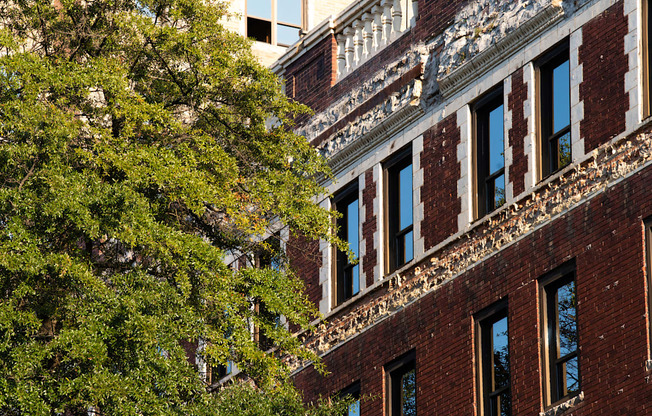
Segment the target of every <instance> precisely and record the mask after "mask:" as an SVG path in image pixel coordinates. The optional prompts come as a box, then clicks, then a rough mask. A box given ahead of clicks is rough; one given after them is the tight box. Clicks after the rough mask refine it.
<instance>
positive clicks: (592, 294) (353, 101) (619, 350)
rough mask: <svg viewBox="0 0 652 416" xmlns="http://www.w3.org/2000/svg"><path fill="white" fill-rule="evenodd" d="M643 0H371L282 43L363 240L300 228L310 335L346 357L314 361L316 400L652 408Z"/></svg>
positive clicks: (318, 142)
mask: <svg viewBox="0 0 652 416" xmlns="http://www.w3.org/2000/svg"><path fill="white" fill-rule="evenodd" d="M647 9H648V4H647V1H646V0H618V1H616V0H574V1H560V0H514V1H495V0H473V1H461V0H429V1H425V0H416V1H411V0H396V1H392V2H390V1H387V0H382V1H379V0H366V1H361V2H357V3H355V4H353V5H351V6H349V7H348V8H346V9H345V10H344V11H343V12H342V13H340V14H338V15H336V16H333V17H331V18H329V19H328V20H326V21H324V22H323V23H322V24H320V25H317V26H316V27H315V28H314V29H313V30H311V31H310V32H309V33H308V34H307V35H305V36H304V37H303V38H302V39H301V40H300V41H299V42H298V43H296V44H295V45H293V46H292V47H291V48H289V49H288V50H287V52H286V53H285V54H284V55H282V56H281V57H280V58H279V60H278V61H277V62H276V63H275V65H274V66H273V68H274V70H275V71H276V72H277V73H278V74H279V75H281V76H282V77H284V79H285V82H286V93H287V94H288V95H289V96H291V97H293V98H294V99H296V100H298V101H301V102H303V103H306V104H308V105H309V106H311V107H312V108H313V109H314V110H315V114H314V115H312V116H310V117H306V118H305V119H304V120H301V124H300V128H299V131H300V132H301V133H302V134H304V135H305V136H306V137H307V139H308V140H310V141H311V143H313V144H314V146H315V147H316V148H317V149H319V151H320V152H322V153H323V154H324V155H325V156H326V157H328V159H329V160H330V164H331V166H332V168H333V171H334V174H335V176H336V177H337V181H335V182H333V183H328V184H327V187H328V190H329V191H330V192H332V198H325V199H324V200H323V201H322V202H321V204H322V205H323V206H325V207H330V208H333V209H335V210H337V211H339V212H340V213H341V214H342V215H341V217H340V218H339V219H337V222H338V225H339V230H340V231H339V232H340V235H341V236H342V237H343V238H345V239H346V240H347V241H349V244H350V247H351V249H352V251H353V252H354V254H355V255H356V256H357V258H358V259H359V262H358V263H355V262H350V260H349V259H348V258H347V257H346V255H344V254H342V253H338V252H335V251H334V250H333V249H332V248H331V247H330V246H328V245H327V244H325V243H324V242H319V241H302V240H301V239H300V238H299V237H294V241H292V242H291V243H292V244H288V250H289V255H290V257H291V258H292V263H293V267H294V268H295V269H296V270H298V271H299V272H300V273H301V276H303V278H304V279H305V283H306V287H307V292H308V295H309V297H310V299H311V301H313V302H314V303H315V305H316V306H317V307H318V308H319V310H320V311H321V312H322V314H323V315H324V321H323V322H320V323H319V325H318V330H317V332H316V333H314V334H311V335H310V336H309V337H307V338H306V343H307V344H308V345H310V346H311V347H313V348H315V349H316V350H317V351H318V352H319V354H320V355H321V356H322V358H323V360H324V362H325V364H326V365H327V367H328V369H329V370H330V374H329V375H328V376H325V377H324V376H320V375H319V374H318V373H317V372H316V371H315V370H314V369H313V368H312V367H311V366H310V365H309V364H301V365H298V366H297V369H296V371H295V372H294V380H295V383H296V385H297V386H298V387H299V388H300V389H302V390H303V391H304V393H305V395H306V400H314V399H315V398H317V397H318V396H328V395H333V394H337V393H340V392H348V393H351V394H354V395H363V396H367V395H368V396H371V398H370V399H367V400H362V401H361V403H360V404H359V405H357V406H352V407H351V409H350V411H349V413H350V414H356V415H357V414H361V415H387V416H389V415H392V416H396V415H414V414H417V413H418V414H420V415H435V414H437V415H474V414H476V415H495V414H500V415H506V414H512V415H538V414H545V415H549V414H550V415H552V414H561V413H564V414H569V415H570V414H573V415H589V414H590V415H601V414H605V415H606V414H609V415H612V414H623V415H624V414H627V415H644V414H652V361H650V360H651V357H650V349H651V348H650V343H651V338H652V336H651V322H650V308H651V305H650V266H649V265H650V253H651V252H652V248H651V246H652V192H650V190H651V189H652V138H651V136H650V130H651V129H652V118H650V117H649V116H650V114H651V112H652V109H651V106H650V102H649V101H650V93H649V91H650V87H651V85H650V76H649V72H650V59H651V58H650V54H649V53H648V52H649V45H650V41H649V40H648V35H647V28H648V24H649V22H650V19H651V17H650V16H651V15H649V14H648V11H647ZM293 247H294V248H293ZM297 247H298V248H299V249H297Z"/></svg>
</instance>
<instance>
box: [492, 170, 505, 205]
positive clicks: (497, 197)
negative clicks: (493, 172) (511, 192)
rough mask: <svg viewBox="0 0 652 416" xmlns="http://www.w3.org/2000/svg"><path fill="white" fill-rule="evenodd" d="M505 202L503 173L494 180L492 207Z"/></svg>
mask: <svg viewBox="0 0 652 416" xmlns="http://www.w3.org/2000/svg"><path fill="white" fill-rule="evenodd" d="M504 203H505V175H500V176H498V177H497V178H496V179H495V180H494V208H498V207H499V206H501V205H503V204H504Z"/></svg>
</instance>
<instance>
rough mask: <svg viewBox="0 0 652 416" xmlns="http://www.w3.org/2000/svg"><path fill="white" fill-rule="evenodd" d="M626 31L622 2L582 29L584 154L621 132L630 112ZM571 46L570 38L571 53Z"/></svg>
mask: <svg viewBox="0 0 652 416" xmlns="http://www.w3.org/2000/svg"><path fill="white" fill-rule="evenodd" d="M628 31H629V29H628V22H627V17H625V15H624V14H623V2H622V1H619V2H617V3H616V4H614V5H613V6H611V7H609V8H608V9H607V10H605V11H604V12H602V13H601V14H600V15H598V16H597V17H595V18H594V19H593V20H591V21H589V22H588V23H587V24H585V25H584V26H583V27H582V32H583V38H584V41H583V42H581V46H579V60H580V62H581V65H582V67H583V72H584V76H583V78H584V80H583V82H582V84H581V85H580V88H579V92H580V98H581V99H582V100H584V101H585V102H586V103H587V105H586V106H584V120H583V121H582V128H581V133H582V136H583V139H584V151H585V152H586V153H589V152H590V151H591V150H593V149H595V148H597V147H598V146H600V145H601V144H603V143H606V142H607V141H609V140H610V139H611V138H613V137H614V136H616V135H617V134H619V133H621V132H623V131H624V130H625V113H626V112H627V110H628V109H629V108H630V102H629V95H628V94H627V92H626V91H625V73H626V72H628V71H629V62H628V55H626V54H625V37H626V35H627V33H628ZM572 46H573V38H572V35H571V49H572ZM572 57H573V51H572V50H571V59H572ZM571 79H572V78H571ZM573 151H575V148H573ZM573 158H575V155H573Z"/></svg>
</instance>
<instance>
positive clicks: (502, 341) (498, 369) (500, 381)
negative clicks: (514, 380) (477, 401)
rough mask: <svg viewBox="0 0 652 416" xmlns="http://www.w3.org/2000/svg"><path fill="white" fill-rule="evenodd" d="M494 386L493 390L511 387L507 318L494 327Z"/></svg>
mask: <svg viewBox="0 0 652 416" xmlns="http://www.w3.org/2000/svg"><path fill="white" fill-rule="evenodd" d="M491 330H492V341H493V370H494V380H493V381H494V385H493V388H492V390H497V389H498V388H499V387H504V386H507V385H509V349H508V347H507V344H508V337H507V317H505V318H502V319H500V320H499V321H496V322H495V323H494V324H493V326H492V329H491Z"/></svg>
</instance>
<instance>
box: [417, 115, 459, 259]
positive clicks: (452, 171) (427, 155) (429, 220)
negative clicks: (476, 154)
mask: <svg viewBox="0 0 652 416" xmlns="http://www.w3.org/2000/svg"><path fill="white" fill-rule="evenodd" d="M459 143H460V131H459V128H458V127H457V115H456V114H452V115H450V116H448V117H447V118H445V119H444V120H442V121H441V122H439V123H438V124H437V125H436V126H434V127H433V128H431V129H429V130H427V131H426V132H424V134H423V153H421V167H422V169H423V187H422V188H421V202H423V207H424V208H423V209H424V218H423V221H421V235H422V236H423V238H424V248H425V250H428V249H429V248H431V247H433V246H435V245H436V244H437V243H439V242H441V241H443V240H445V239H446V237H448V236H449V235H451V234H454V233H455V232H457V216H458V215H459V213H460V210H461V201H460V199H459V198H458V196H457V180H458V179H459V177H460V164H459V163H458V162H457V146H458V145H459Z"/></svg>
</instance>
